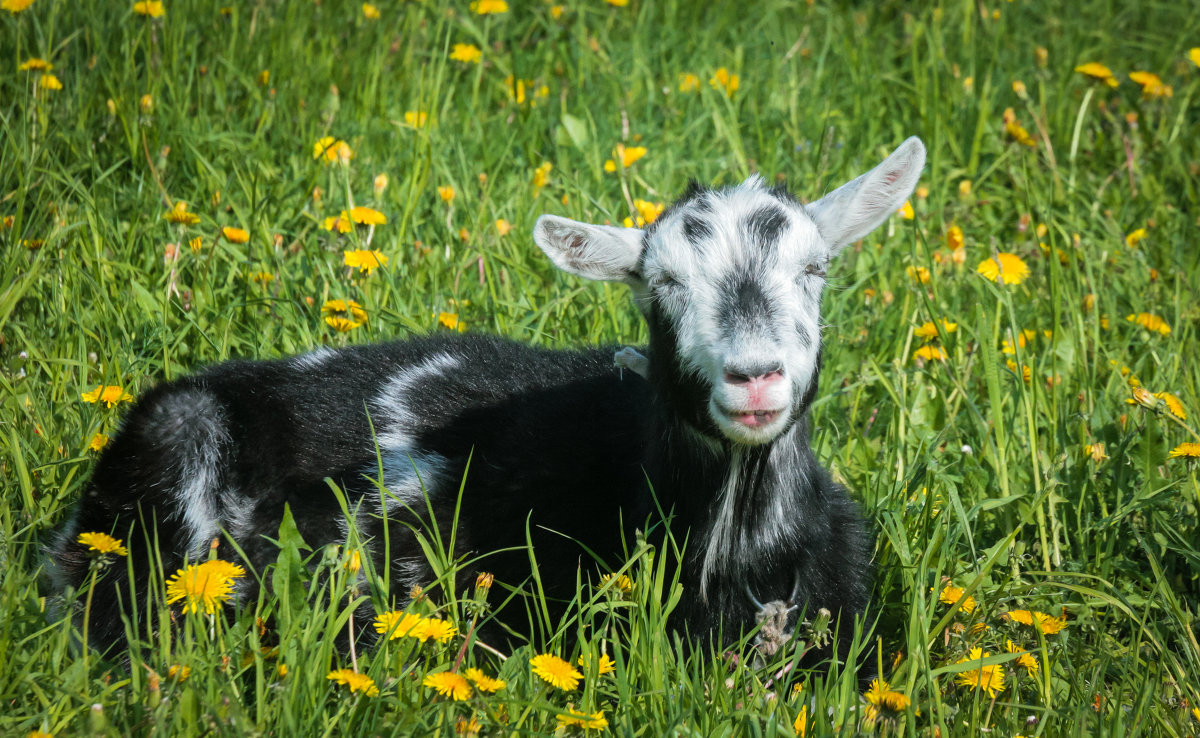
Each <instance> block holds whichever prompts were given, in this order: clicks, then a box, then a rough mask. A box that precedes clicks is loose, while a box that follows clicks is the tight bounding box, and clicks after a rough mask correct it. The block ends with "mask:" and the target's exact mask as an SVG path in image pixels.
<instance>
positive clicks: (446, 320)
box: [437, 313, 467, 333]
mask: <svg viewBox="0 0 1200 738" xmlns="http://www.w3.org/2000/svg"><path fill="white" fill-rule="evenodd" d="M437 321H438V325H440V326H443V327H445V328H448V329H450V330H452V331H458V332H459V333H462V332H463V331H465V330H466V329H467V324H466V323H464V322H463V321H462V320H460V319H459V317H458V313H438V316H437Z"/></svg>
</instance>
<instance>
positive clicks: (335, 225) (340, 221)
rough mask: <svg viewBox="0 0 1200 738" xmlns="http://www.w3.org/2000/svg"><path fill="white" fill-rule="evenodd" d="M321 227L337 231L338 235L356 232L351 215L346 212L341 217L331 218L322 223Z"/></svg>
mask: <svg viewBox="0 0 1200 738" xmlns="http://www.w3.org/2000/svg"><path fill="white" fill-rule="evenodd" d="M321 226H322V227H323V228H324V229H325V230H327V231H337V232H338V233H349V232H350V231H352V230H354V221H352V220H350V214H349V213H347V212H346V211H345V210H343V211H342V213H341V215H338V216H337V217H336V218H335V217H329V218H326V219H325V220H324V222H322V223H321Z"/></svg>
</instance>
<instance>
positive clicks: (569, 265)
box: [533, 215, 642, 284]
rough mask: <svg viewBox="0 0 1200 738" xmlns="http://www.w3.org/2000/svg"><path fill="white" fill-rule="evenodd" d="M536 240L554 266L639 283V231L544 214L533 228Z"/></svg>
mask: <svg viewBox="0 0 1200 738" xmlns="http://www.w3.org/2000/svg"><path fill="white" fill-rule="evenodd" d="M533 240H534V242H535V243H536V244H537V245H538V248H540V249H541V250H542V251H544V252H546V256H549V257H550V261H553V262H554V264H555V266H557V267H558V268H559V269H562V270H563V271H567V272H570V273H571V274H577V275H579V276H580V277H587V278H588V279H599V280H603V281H605V282H625V283H627V284H634V283H637V282H640V281H641V280H640V278H639V277H638V272H637V265H638V259H639V258H641V255H642V231H641V229H639V228H615V227H613V226H601V225H590V224H588V223H580V222H579V221H576V220H571V219H570V218H560V217H559V216H557V215H543V216H542V217H540V218H538V220H537V223H536V224H535V225H534V226H533Z"/></svg>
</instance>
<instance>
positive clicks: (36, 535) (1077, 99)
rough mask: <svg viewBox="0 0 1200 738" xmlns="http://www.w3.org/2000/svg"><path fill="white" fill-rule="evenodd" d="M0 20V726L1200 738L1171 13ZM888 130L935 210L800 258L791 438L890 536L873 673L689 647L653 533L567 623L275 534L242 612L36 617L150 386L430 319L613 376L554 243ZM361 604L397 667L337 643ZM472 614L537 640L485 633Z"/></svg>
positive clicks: (297, 7) (1196, 75) (300, 7)
mask: <svg viewBox="0 0 1200 738" xmlns="http://www.w3.org/2000/svg"><path fill="white" fill-rule="evenodd" d="M2 7H3V10H2V11H0V91H2V96H0V130H2V134H3V135H2V136H0V216H2V217H3V226H2V227H0V247H2V249H3V255H4V258H3V259H2V260H0V408H2V409H0V485H2V488H0V734H3V735H15V736H34V735H37V736H42V735H46V734H50V735H56V736H63V735H94V736H102V735H103V736H108V735H163V736H167V735H169V736H192V735H268V734H270V735H311V736H317V735H488V736H492V735H544V734H549V733H555V734H560V735H581V734H588V735H599V734H605V733H609V732H611V733H614V734H618V735H622V736H659V735H672V736H700V735H704V736H708V735H719V736H734V735H736V736H742V735H746V736H790V735H796V734H800V735H810V736H820V735H830V734H833V733H834V732H838V733H839V734H843V735H855V734H872V733H879V734H888V735H920V736H952V735H964V736H965V735H980V734H984V733H986V734H989V735H999V736H1014V735H1024V736H1037V735H1053V736H1059V735H1089V736H1090V735H1099V734H1112V735H1129V736H1133V735H1162V736H1189V735H1196V734H1198V733H1200V644H1198V642H1197V628H1196V614H1197V609H1198V606H1200V578H1198V577H1200V543H1198V540H1200V538H1198V533H1200V530H1198V528H1200V526H1198V515H1200V481H1198V477H1197V462H1200V434H1198V433H1197V427H1198V426H1197V418H1198V417H1200V336H1198V335H1197V333H1198V329H1200V243H1198V239H1197V227H1198V226H1200V192H1198V187H1197V183H1198V182H1200V176H1198V175H1200V135H1197V125H1198V123H1200V105H1198V103H1197V95H1198V93H1200V20H1198V18H1197V15H1196V13H1195V12H1194V8H1189V7H1188V6H1187V4H1186V3H1141V4H1131V3H1120V2H1115V1H1112V0H1083V1H1082V2H1044V3H1035V2H1029V1H1027V0H1015V1H1010V2H1000V1H999V0H980V1H979V2H934V3H928V4H909V3H900V2H895V1H893V0H885V1H884V2H878V3H846V4H840V3H831V4H830V3H820V2H808V3H794V2H785V1H783V0H763V2H758V3H755V4H754V5H752V6H750V7H749V8H746V7H743V6H742V4H740V3H712V4H708V3H704V4H701V3H690V2H680V1H679V0H665V1H664V2H649V1H648V0H623V1H616V0H610V2H604V1H602V0H587V1H584V0H564V2H562V4H553V1H552V0H551V2H541V1H540V0H535V1H533V2H526V3H518V2H512V3H511V4H506V3H504V2H501V1H500V0H475V1H474V2H469V3H468V2H465V1H464V2H456V3H447V4H441V3H438V2H433V1H432V0H426V1H424V2H415V1H414V2H394V1H392V0H381V1H379V2H376V3H374V4H361V3H357V2H353V3H352V2H339V1H337V0H323V1H318V2H313V1H311V0H299V1H297V2H275V1H272V0H255V1H254V2H245V3H235V4H231V5H230V6H228V7H219V6H218V5H217V4H213V3H206V2H199V1H198V0H167V1H166V2H164V3H157V2H138V3H134V2H104V3H72V2H66V1H65V0H3V3H2ZM909 135H918V136H921V137H922V139H923V140H924V141H925V143H926V145H927V146H928V148H929V161H928V164H927V167H926V170H925V174H924V176H923V178H922V181H921V185H920V187H919V189H918V191H917V192H916V193H915V194H914V197H913V198H912V200H911V202H910V203H909V205H907V206H906V207H905V208H904V209H903V210H902V211H901V212H898V213H897V214H896V215H895V216H894V217H893V218H892V219H891V220H890V221H889V222H888V223H887V224H886V225H885V226H884V227H883V228H881V229H880V230H878V231H876V232H875V233H874V234H872V235H871V236H870V237H868V238H867V239H866V240H864V241H863V242H861V243H859V244H856V245H854V246H852V247H850V248H848V249H847V250H846V252H845V253H844V254H843V255H842V256H841V257H840V260H839V261H837V262H835V264H834V265H833V266H832V268H831V269H830V275H829V277H830V289H829V290H828V291H827V293H826V296H825V302H824V320H825V323H826V328H825V338H824V340H825V352H824V372H823V375H822V386H821V391H820V393H819V396H818V399H817V401H816V404H815V405H814V408H813V415H814V427H815V428H816V432H815V434H814V438H813V443H814V448H815V449H816V451H817V455H818V457H819V458H820V459H821V460H822V461H823V462H824V463H826V464H828V465H829V466H830V467H831V468H832V469H833V471H834V474H835V476H836V477H837V478H838V479H839V480H840V481H842V482H843V483H845V484H846V485H847V486H848V487H849V488H850V489H851V491H852V493H853V496H854V497H855V499H856V500H858V501H859V502H860V503H861V505H862V507H863V509H864V511H865V513H866V515H867V516H868V518H869V519H870V521H871V525H872V529H873V530H874V532H875V535H876V544H875V556H874V561H875V567H876V579H875V587H874V593H873V602H874V609H873V615H874V619H873V620H872V621H871V622H870V623H868V624H867V626H866V629H865V631H864V633H863V634H862V636H861V637H860V638H859V639H858V640H857V641H856V643H855V648H856V650H862V651H863V652H867V651H870V650H871V649H868V648H867V646H868V645H869V644H874V646H875V648H874V649H873V653H874V657H873V658H874V659H875V661H876V663H875V668H876V669H877V671H878V674H879V680H880V681H877V682H875V683H874V684H872V685H871V686H870V688H869V689H866V690H864V689H863V685H861V684H860V683H859V682H858V680H857V678H856V674H855V671H854V670H853V669H849V668H843V667H840V666H834V667H833V668H831V669H829V670H824V669H822V670H819V671H814V672H811V673H809V672H805V671H802V670H798V669H792V670H786V668H785V667H786V666H787V664H788V663H789V660H790V658H791V657H792V655H793V654H792V652H783V653H780V654H779V655H778V656H776V657H774V659H773V660H770V659H768V660H767V663H765V664H759V663H756V659H755V657H754V654H753V653H751V652H750V650H749V647H748V646H747V645H746V643H745V641H743V642H742V643H741V644H740V645H737V646H735V647H734V648H732V649H731V650H730V651H729V652H723V651H722V650H720V649H718V650H716V651H715V652H711V651H709V652H706V651H703V650H701V651H698V652H690V651H689V650H688V649H686V648H684V647H683V646H682V644H681V643H680V641H679V640H678V639H677V638H676V637H675V636H674V635H673V634H672V632H671V631H670V629H669V628H668V627H667V626H666V625H665V621H666V619H667V617H668V616H669V613H670V611H671V608H672V607H673V605H674V603H675V602H676V601H677V599H678V596H679V591H678V582H677V575H676V573H675V565H676V564H677V563H678V560H679V556H680V551H679V548H678V546H675V545H664V546H660V547H655V546H651V545H649V544H647V543H646V542H644V541H631V542H630V552H629V554H630V555H629V560H628V561H627V562H626V563H625V564H624V565H623V566H622V567H620V568H619V569H617V570H616V571H614V572H613V576H612V577H610V578H608V579H606V580H605V581H603V582H589V581H581V583H580V589H579V595H578V598H577V599H576V601H575V602H574V603H573V606H572V607H571V609H570V612H569V615H568V616H567V618H566V620H564V621H562V622H550V621H548V620H547V618H546V616H545V612H546V610H545V607H544V605H545V603H544V602H540V601H539V598H538V594H537V587H536V580H534V581H531V582H489V581H486V580H485V581H480V582H479V583H478V585H477V586H476V587H475V588H474V589H473V590H471V591H467V592H455V591H452V590H453V588H452V587H443V586H441V583H443V582H449V581H453V580H452V578H451V577H452V575H453V572H454V571H455V570H456V569H457V568H458V567H461V566H465V565H468V564H470V563H471V562H470V561H466V560H460V559H455V558H454V557H453V556H452V555H450V554H448V553H447V547H446V545H445V544H446V542H445V541H440V540H437V539H436V537H434V536H426V538H425V540H426V543H427V549H428V552H429V557H430V560H431V562H432V563H433V565H434V568H435V570H436V571H438V572H440V576H439V579H438V581H434V582H430V583H429V586H428V587H426V588H424V591H423V592H421V593H420V597H419V598H418V600H417V602H416V603H415V604H414V605H413V606H412V607H411V608H410V612H409V613H408V614H409V615H411V616H412V617H413V618H415V619H414V620H412V621H411V622H410V623H409V625H407V626H405V627H403V628H400V627H395V626H396V622H394V621H395V619H396V618H399V617H401V616H400V615H398V614H396V613H395V612H393V611H391V610H390V609H389V608H390V607H391V605H392V600H394V597H391V598H390V599H389V597H390V595H389V594H388V591H387V588H386V582H380V581H378V577H377V576H376V575H375V573H373V572H367V573H368V574H369V575H371V576H370V577H368V579H369V581H371V582H372V584H371V586H370V587H369V588H368V589H366V590H364V589H362V588H361V587H360V586H359V585H358V582H359V581H360V580H359V578H358V577H357V576H356V574H357V571H358V569H357V568H356V567H358V566H361V559H359V558H358V557H357V555H356V551H357V549H356V546H357V545H358V543H359V542H358V541H357V540H355V539H354V538H353V536H352V537H351V539H350V540H347V541H346V543H345V545H344V546H342V547H339V548H337V549H319V550H315V551H314V550H311V549H310V548H309V547H307V546H306V544H305V543H304V542H303V540H301V539H300V538H299V536H298V535H297V534H296V532H295V529H294V527H289V526H288V525H287V524H286V522H285V524H284V525H283V526H282V527H281V529H280V536H279V544H280V551H281V554H280V559H279V563H278V564H277V565H276V566H275V567H274V568H273V569H270V570H268V571H266V572H257V573H250V574H248V575H249V576H260V577H263V578H264V579H265V580H267V581H269V582H270V583H271V585H272V587H271V592H272V593H271V594H270V595H265V596H263V597H262V598H261V599H260V600H259V601H258V602H254V603H250V604H249V605H247V606H246V607H244V608H242V609H241V610H239V611H238V612H237V614H236V616H231V617H222V616H221V615H220V614H219V610H218V611H217V613H216V614H211V613H209V612H208V611H207V609H206V608H205V607H204V606H203V605H204V604H205V603H204V602H193V601H192V600H191V599H189V598H188V597H184V598H183V599H182V601H181V602H174V603H169V604H168V603H167V602H166V601H165V600H166V591H165V590H166V587H164V592H163V598H162V600H163V601H162V602H161V603H160V605H159V606H158V607H157V608H154V609H153V611H151V612H146V613H142V614H141V619H140V621H139V622H131V623H130V624H129V628H130V632H131V633H132V634H133V635H134V636H135V638H136V639H138V640H139V641H140V645H139V647H138V648H135V649H133V650H131V651H130V652H129V653H128V654H120V655H117V656H114V657H107V658H106V657H103V656H101V655H100V654H97V653H95V652H87V651H84V650H81V649H79V648H78V647H76V646H75V645H74V644H75V643H76V639H77V634H75V635H73V633H72V626H71V623H70V622H69V621H68V620H66V619H64V618H62V617H61V616H56V615H54V614H53V612H52V608H51V607H50V603H49V601H48V600H47V598H46V591H45V589H44V587H41V586H40V585H39V576H40V572H41V570H42V568H43V565H44V562H43V560H42V547H43V546H44V545H46V543H47V542H48V541H49V540H50V537H51V535H52V534H53V532H54V530H55V527H56V526H57V525H58V524H59V523H60V522H61V521H62V519H63V518H64V516H65V515H66V512H67V510H68V509H69V506H70V505H71V503H72V502H73V501H74V500H75V499H76V498H77V497H78V495H79V494H80V492H81V490H82V488H83V486H84V484H85V482H86V479H87V477H88V474H89V472H90V469H91V467H92V465H93V463H94V459H95V457H96V454H97V452H98V450H99V449H101V448H102V447H103V445H104V444H105V443H106V442H107V439H108V438H109V437H110V436H111V435H112V434H113V433H115V432H116V429H117V428H118V425H119V420H120V417H121V413H122V411H123V409H124V408H126V407H128V402H129V401H130V400H133V399H135V398H137V397H138V396H139V394H140V393H142V392H144V391H146V390H147V389H148V388H150V387H152V386H154V385H155V384H156V383H159V382H162V381H164V380H167V379H170V378H172V377H178V376H181V375H183V374H185V373H187V372H189V371H190V370H192V369H194V368H197V367H200V366H203V365H206V364H208V363H212V362H215V361H219V360H223V359H226V358H231V357H243V358H260V357H261V358H269V357H278V356H283V355H288V354H293V353H298V352H302V351H305V350H309V349H311V348H313V347H316V346H320V345H329V346H340V345H345V344H348V343H358V342H369V341H383V340H388V339H393V338H403V337H405V336H410V335H421V334H425V333H429V332H434V331H443V332H445V331H462V330H465V331H471V332H486V333H496V334H502V335H506V336H511V337H514V338H517V339H520V340H522V341H526V342H529V343H532V344H538V345H549V346H568V345H574V344H579V343H607V342H614V343H624V344H628V345H636V344H637V343H638V342H639V341H642V340H644V339H645V335H646V333H645V328H644V326H643V325H642V323H641V322H640V318H639V317H638V315H637V313H636V310H635V309H634V308H633V306H632V304H631V303H630V302H629V300H628V296H627V294H626V291H625V289H624V288H623V287H619V286H615V285H605V284H597V283H584V282H583V281H582V280H579V279H576V278H573V277H570V276H568V275H566V274H563V273H561V272H558V271H557V270H555V269H554V268H553V266H552V265H551V264H550V263H549V261H548V260H546V259H545V258H544V257H543V256H542V255H541V254H540V252H538V250H537V248H536V247H535V246H534V244H533V242H532V239H531V238H530V235H529V234H530V231H531V228H532V226H533V223H534V220H535V219H536V218H537V216H538V215H540V214H542V213H556V214H560V215H565V216H568V217H572V218H576V219H579V220H585V221H588V222H596V223H603V222H610V223H612V224H622V223H635V222H645V221H649V220H652V219H653V218H654V217H656V215H657V214H658V212H659V211H660V210H661V207H662V206H663V205H664V204H669V203H670V201H671V199H672V198H673V197H674V196H675V195H677V194H678V193H680V192H681V191H682V190H683V188H684V187H685V186H686V184H687V182H688V181H689V180H691V179H695V180H698V181H700V182H703V183H706V184H714V185H724V184H731V183H737V182H739V181H741V180H742V179H744V178H745V177H747V176H749V175H750V174H752V173H761V174H762V175H763V176H764V177H766V178H767V179H768V180H769V181H772V182H778V183H784V184H786V185H787V186H788V187H789V188H790V189H791V191H792V192H794V193H795V194H796V195H797V196H798V197H801V198H803V199H805V200H811V199H815V198H816V197H818V196H819V195H820V194H822V193H824V192H825V191H827V190H828V189H830V188H832V187H834V186H836V185H838V184H840V183H842V182H844V181H846V180H848V179H849V178H851V177H854V176H857V175H858V174H859V173H861V172H863V171H865V170H866V169H868V168H869V167H871V166H873V165H874V164H876V163H877V162H878V161H880V160H881V159H882V158H883V156H884V155H886V153H887V152H889V151H890V150H891V149H892V148H894V146H895V145H897V144H898V143H900V142H901V141H902V140H904V138H906V137H907V136H909ZM997 272H999V276H998V275H997ZM106 532H107V531H106ZM677 543H678V545H682V542H677ZM121 565H122V558H121V556H120V555H119V553H118V552H115V551H114V552H111V553H107V554H106V553H102V552H101V551H99V550H98V551H97V552H96V561H95V566H96V567H97V569H100V568H102V567H104V566H121ZM173 574H174V572H163V577H164V578H167V577H171V576H172V575H173ZM164 584H165V583H164ZM86 596H87V595H86V592H80V593H78V594H77V597H78V602H86ZM365 601H369V602H371V603H372V605H373V606H374V608H375V610H376V612H377V613H378V614H379V616H380V621H379V622H382V623H384V625H385V626H387V625H388V624H389V623H390V624H391V630H390V634H391V635H392V636H393V637H390V638H385V639H384V642H383V644H382V645H381V646H379V647H378V648H374V649H370V650H367V651H365V652H363V651H356V652H355V653H353V654H345V653H342V652H341V651H340V650H339V649H337V648H335V646H334V643H333V639H332V638H331V637H330V635H329V634H330V633H333V632H336V631H338V630H339V629H341V628H343V627H345V626H346V625H347V624H348V623H349V622H351V619H352V617H351V616H352V612H353V610H354V608H355V607H356V606H358V605H361V604H362V603H363V602H365ZM181 604H182V605H184V607H181ZM188 605H191V607H190V608H188V607H187V606H188ZM189 609H190V611H188V610H189ZM498 610H500V611H506V612H508V613H510V614H511V613H514V612H515V613H519V617H520V619H522V620H524V621H527V622H529V624H530V627H529V629H528V632H527V633H525V634H524V635H525V636H526V637H527V639H528V643H527V644H526V645H522V646H520V647H518V648H515V649H512V650H509V649H507V648H506V649H499V648H495V647H489V645H488V644H482V643H479V642H478V641H477V640H476V639H475V638H474V636H473V634H474V631H475V628H476V626H477V625H478V624H479V623H481V622H483V621H485V620H487V619H488V618H491V617H493V616H494V614H495V613H496V612H497V611H498ZM389 618H390V619H389ZM266 623H269V627H266V626H265V625H264V624H266ZM172 624H173V625H172ZM373 625H374V624H373V623H369V622H361V621H358V622H356V623H355V626H356V627H358V628H360V629H364V628H370V627H373ZM417 626H419V627H417ZM385 629H386V628H385ZM819 630H820V625H819V624H812V625H811V626H810V627H808V628H806V629H804V630H803V632H802V633H801V634H800V640H804V639H809V638H817V637H819V636H820V634H819ZM759 661H761V659H760V660H759ZM781 672H783V673H782V674H781Z"/></svg>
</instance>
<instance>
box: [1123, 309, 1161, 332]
mask: <svg viewBox="0 0 1200 738" xmlns="http://www.w3.org/2000/svg"><path fill="white" fill-rule="evenodd" d="M1125 320H1128V321H1130V322H1131V323H1137V324H1138V325H1140V326H1141V327H1143V328H1145V329H1146V330H1148V331H1150V332H1151V333H1160V334H1162V335H1164V336H1169V335H1171V326H1170V325H1168V324H1167V321H1165V320H1163V319H1162V317H1160V316H1158V315H1155V314H1154V313H1134V314H1133V315H1128V316H1126V317H1125Z"/></svg>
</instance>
